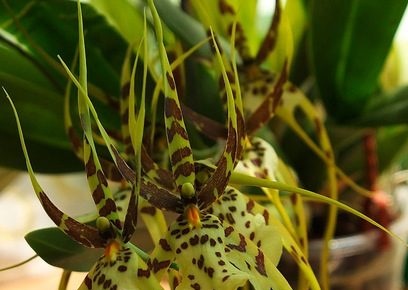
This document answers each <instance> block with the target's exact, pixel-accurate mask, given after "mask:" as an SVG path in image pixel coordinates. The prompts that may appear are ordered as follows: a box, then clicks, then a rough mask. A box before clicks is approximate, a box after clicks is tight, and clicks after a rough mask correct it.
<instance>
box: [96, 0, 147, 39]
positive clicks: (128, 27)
mask: <svg viewBox="0 0 408 290" xmlns="http://www.w3.org/2000/svg"><path fill="white" fill-rule="evenodd" d="M89 4H90V5H91V6H92V7H93V8H95V10H96V11H97V12H98V13H100V14H101V15H103V16H104V17H105V18H106V20H107V21H108V23H109V24H110V25H112V26H113V27H114V28H115V29H116V30H117V31H118V32H119V33H120V35H122V37H123V38H124V39H126V41H127V42H128V43H129V44H131V45H133V44H135V43H138V42H139V41H140V39H141V38H142V36H143V13H141V11H138V10H137V8H136V7H134V6H133V5H132V4H131V3H130V1H129V0H116V1H110V0H91V1H89ZM140 10H141V9H140Z"/></svg>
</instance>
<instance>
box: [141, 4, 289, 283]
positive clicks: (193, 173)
mask: <svg viewBox="0 0 408 290" xmlns="http://www.w3.org/2000/svg"><path fill="white" fill-rule="evenodd" d="M149 6H150V10H151V12H152V15H153V20H154V26H155V29H156V36H157V42H158V47H159V54H160V60H161V66H162V69H163V80H164V83H163V84H164V97H165V99H164V104H165V109H164V114H165V124H166V135H167V141H168V151H169V156H170V162H171V169H172V175H173V178H174V183H175V185H176V188H175V192H174V191H170V190H169V189H167V188H166V187H165V186H162V185H160V184H159V183H158V182H157V181H153V180H149V178H148V177H147V176H144V178H143V180H142V190H141V196H142V197H144V198H145V199H146V200H147V201H148V202H149V203H151V204H152V205H153V206H155V207H157V208H160V209H164V210H169V211H173V212H176V213H179V214H180V215H179V217H178V218H177V220H176V221H175V222H173V223H172V224H171V225H170V226H169V228H168V230H167V233H166V234H165V236H164V237H163V238H161V239H160V240H159V242H158V244H157V246H156V248H155V250H154V251H153V253H152V254H151V258H150V260H149V261H148V262H147V264H148V266H149V270H151V271H152V272H153V273H154V275H156V277H157V278H158V279H161V277H162V276H163V275H164V274H165V273H166V270H167V269H168V267H169V265H170V264H171V262H173V261H174V262H175V263H176V264H177V265H178V269H179V274H180V279H181V281H179V280H178V281H175V283H174V285H173V286H174V287H176V289H222V288H225V289H237V288H239V287H242V286H244V285H245V284H247V283H248V281H249V283H251V284H252V285H253V286H254V287H255V289H290V286H289V284H288V283H287V281H286V280H285V279H284V278H283V276H282V275H281V274H280V273H279V271H278V270H277V269H276V266H275V265H276V263H277V261H278V260H279V257H280V254H281V249H282V246H281V242H280V239H279V237H278V236H277V235H276V229H275V228H274V226H269V225H267V222H269V220H268V221H265V218H264V217H262V216H261V215H258V214H254V213H251V214H249V213H248V210H247V209H246V207H247V201H246V200H245V199H244V198H242V194H241V193H240V192H239V191H237V190H235V189H233V188H230V187H227V184H228V181H229V177H230V175H231V173H232V171H233V169H234V167H235V165H236V162H237V156H240V154H241V152H240V151H241V150H242V149H243V146H242V144H243V143H244V138H245V136H244V128H243V122H242V120H243V119H242V117H243V116H242V107H241V102H240V94H239V86H238V77H237V72H236V70H235V71H234V72H233V74H232V78H231V76H229V77H228V76H227V73H226V70H225V68H224V61H225V60H224V59H223V58H222V56H221V54H220V52H219V49H218V45H217V43H216V41H215V40H214V41H213V48H214V51H215V53H216V55H217V60H218V64H219V65H220V67H221V72H222V76H223V80H224V83H225V87H226V94H227V107H228V137H227V140H226V144H225V147H224V151H223V153H222V156H221V157H220V159H219V160H218V162H217V163H216V167H215V168H211V167H208V166H202V164H197V163H195V162H194V160H193V156H192V149H191V146H190V142H189V138H188V134H187V130H186V128H185V124H184V119H183V114H182V110H181V108H180V103H179V100H178V95H177V89H176V84H175V81H174V77H173V73H172V70H171V68H170V64H169V62H168V59H167V55H166V52H165V48H164V45H163V40H162V30H161V24H160V20H159V16H158V14H157V12H156V10H155V7H154V5H153V1H149ZM213 39H214V38H213ZM235 85H236V86H235ZM232 86H235V88H238V89H236V91H235V95H234V94H233V90H232ZM238 120H239V121H238ZM237 196H239V198H236V197H237ZM226 200H228V201H229V202H228V203H225V205H227V204H228V209H227V210H225V207H223V205H224V201H226ZM215 204H219V205H220V207H218V208H217V207H216V206H215ZM213 206H215V207H213ZM244 209H245V210H244ZM236 210H239V211H236ZM266 215H269V213H267V214H266ZM223 216H225V217H227V219H228V218H229V219H230V220H229V222H230V224H227V223H225V222H224V219H223ZM234 218H236V219H237V224H235V223H233V222H232V223H231V221H232V220H231V219H234ZM238 220H239V222H238ZM268 243H270V244H269V245H268V246H270V247H272V249H273V250H270V251H269V252H267V253H266V254H265V253H264V252H263V250H264V249H266V247H267V244H268ZM142 273H143V272H142V271H141V273H140V274H142ZM146 275H147V276H148V275H150V273H149V272H148V271H146Z"/></svg>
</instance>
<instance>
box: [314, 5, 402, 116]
mask: <svg viewBox="0 0 408 290" xmlns="http://www.w3.org/2000/svg"><path fill="white" fill-rule="evenodd" d="M407 2H408V1H407V0H396V1H393V2H392V5H390V3H389V1H387V0H382V1H371V0H361V1H353V0H346V1H344V0H314V1H311V3H310V4H311V10H310V15H309V17H310V22H311V23H310V37H311V55H312V64H313V65H312V67H314V69H315V75H316V81H317V85H318V88H319V91H320V95H321V97H322V98H323V100H324V102H325V104H326V106H327V108H328V110H329V113H330V115H331V116H332V117H333V118H335V119H337V120H340V121H341V120H343V121H344V120H347V119H350V118H353V117H356V116H358V115H359V114H360V113H361V111H362V109H363V108H364V106H365V105H366V104H367V101H368V100H369V99H370V97H371V95H372V94H373V93H374V92H375V91H376V90H377V89H378V79H379V74H380V72H381V70H382V67H383V65H384V62H385V59H386V57H387V55H388V52H389V49H390V46H391V44H392V41H393V38H394V34H395V31H396V29H397V27H398V24H399V22H400V20H401V17H402V15H403V13H404V10H405V7H406V5H407ZM374 20H376V21H374ZM377 20H378V21H377Z"/></svg>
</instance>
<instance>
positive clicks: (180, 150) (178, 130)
mask: <svg viewBox="0 0 408 290" xmlns="http://www.w3.org/2000/svg"><path fill="white" fill-rule="evenodd" d="M148 2H149V7H150V10H151V12H152V15H153V20H154V26H155V30H156V38H157V43H158V47H159V55H160V63H161V66H162V70H163V75H162V78H163V80H164V105H165V107H164V114H165V124H166V134H167V143H168V150H169V155H170V162H171V164H172V171H173V176H174V179H175V182H176V184H177V187H178V189H179V191H180V192H181V188H182V186H183V185H184V184H191V185H193V186H194V181H195V172H194V160H193V151H192V149H191V145H190V141H189V139H188V134H187V130H186V126H185V124H184V118H183V114H182V111H181V107H180V102H179V99H178V94H177V88H176V83H175V80H174V76H173V72H172V69H171V67H170V63H169V60H168V58H167V53H166V49H165V47H164V44H163V31H162V26H161V23H160V18H159V15H158V14H157V11H156V8H155V7H154V4H153V1H152V0H149V1H148ZM181 195H182V197H183V198H184V199H187V200H189V199H192V198H194V196H195V192H181Z"/></svg>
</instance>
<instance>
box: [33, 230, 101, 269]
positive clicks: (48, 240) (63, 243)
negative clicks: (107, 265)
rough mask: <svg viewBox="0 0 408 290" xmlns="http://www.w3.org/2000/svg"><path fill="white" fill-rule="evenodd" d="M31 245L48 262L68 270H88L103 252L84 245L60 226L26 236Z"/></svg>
mask: <svg viewBox="0 0 408 290" xmlns="http://www.w3.org/2000/svg"><path fill="white" fill-rule="evenodd" d="M25 239H26V241H27V243H28V244H29V245H30V247H31V248H32V249H33V250H34V251H35V252H36V253H37V254H38V255H39V256H40V257H41V258H42V259H43V260H44V261H46V262H47V263H48V264H50V265H53V266H56V267H59V268H63V269H66V270H71V271H77V272H87V271H89V270H90V269H91V267H92V265H93V264H94V263H95V261H96V260H97V259H98V258H99V257H100V256H101V255H102V254H103V250H102V249H91V248H87V247H84V246H82V245H80V244H78V243H76V242H74V241H73V240H71V239H70V238H69V237H68V236H67V235H66V234H64V233H63V232H62V231H61V230H60V229H58V228H45V229H41V230H36V231H33V232H30V233H28V234H27V235H26V236H25Z"/></svg>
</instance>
